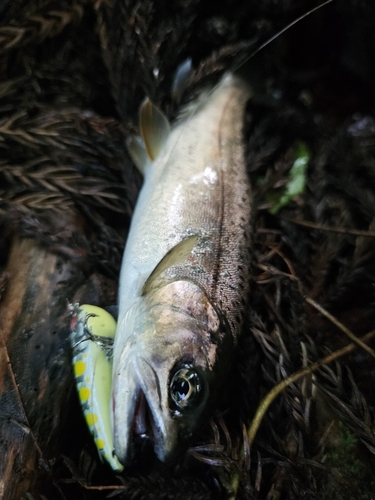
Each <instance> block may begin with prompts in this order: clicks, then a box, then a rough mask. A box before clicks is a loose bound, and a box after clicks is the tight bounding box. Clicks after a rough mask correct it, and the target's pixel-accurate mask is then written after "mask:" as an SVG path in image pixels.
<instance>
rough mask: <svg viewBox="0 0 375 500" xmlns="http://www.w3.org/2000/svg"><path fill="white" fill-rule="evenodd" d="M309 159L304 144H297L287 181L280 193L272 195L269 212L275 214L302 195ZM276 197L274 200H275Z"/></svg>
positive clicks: (308, 153)
mask: <svg viewBox="0 0 375 500" xmlns="http://www.w3.org/2000/svg"><path fill="white" fill-rule="evenodd" d="M309 159H310V152H309V150H308V149H307V146H306V144H305V143H304V142H299V143H298V145H297V148H296V159H295V161H294V163H293V166H292V168H291V169H290V172H289V181H288V183H287V184H286V186H285V187H284V189H283V190H282V191H281V193H277V194H276V195H275V193H273V194H272V195H270V196H269V198H268V200H269V201H275V205H273V206H272V207H271V208H270V209H269V211H270V212H271V214H276V213H277V212H278V211H279V210H280V208H282V207H284V206H285V205H287V204H288V203H289V202H290V201H291V200H292V199H293V198H294V197H295V196H297V195H299V194H302V193H303V191H304V189H305V185H306V169H307V164H308V162H309ZM275 197H276V200H275Z"/></svg>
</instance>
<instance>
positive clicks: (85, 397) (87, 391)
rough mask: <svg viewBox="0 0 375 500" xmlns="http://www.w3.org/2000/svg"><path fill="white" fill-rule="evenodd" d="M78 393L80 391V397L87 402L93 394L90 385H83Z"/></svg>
mask: <svg viewBox="0 0 375 500" xmlns="http://www.w3.org/2000/svg"><path fill="white" fill-rule="evenodd" d="M78 393H79V399H80V400H81V401H82V403H84V402H86V401H87V400H88V399H89V397H90V396H91V391H90V389H89V388H88V387H81V389H80V390H79V391H78Z"/></svg>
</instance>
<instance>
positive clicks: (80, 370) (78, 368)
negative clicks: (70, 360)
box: [74, 359, 86, 377]
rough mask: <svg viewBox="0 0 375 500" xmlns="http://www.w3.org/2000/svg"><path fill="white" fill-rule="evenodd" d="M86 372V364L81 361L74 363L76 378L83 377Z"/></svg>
mask: <svg viewBox="0 0 375 500" xmlns="http://www.w3.org/2000/svg"><path fill="white" fill-rule="evenodd" d="M85 370H86V363H85V362H84V361H82V360H81V359H79V360H78V361H77V362H76V363H74V375H75V376H76V377H81V376H82V375H83V374H84V373H85Z"/></svg>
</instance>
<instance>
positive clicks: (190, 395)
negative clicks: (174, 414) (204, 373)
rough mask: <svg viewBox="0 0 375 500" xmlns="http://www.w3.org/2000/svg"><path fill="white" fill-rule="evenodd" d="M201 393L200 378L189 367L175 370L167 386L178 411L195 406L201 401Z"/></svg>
mask: <svg viewBox="0 0 375 500" xmlns="http://www.w3.org/2000/svg"><path fill="white" fill-rule="evenodd" d="M201 391H202V384H201V381H200V377H199V375H198V373H197V371H196V370H195V369H194V368H193V367H192V366H191V365H186V366H184V367H183V368H180V369H179V370H177V371H176V372H175V374H174V375H173V376H172V379H171V381H170V384H169V393H170V397H171V399H172V401H173V403H175V405H176V406H177V407H178V408H179V409H180V410H186V409H190V408H191V407H192V406H196V405H197V404H198V403H199V402H200V400H201Z"/></svg>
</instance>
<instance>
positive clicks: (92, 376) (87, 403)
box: [70, 304, 123, 471]
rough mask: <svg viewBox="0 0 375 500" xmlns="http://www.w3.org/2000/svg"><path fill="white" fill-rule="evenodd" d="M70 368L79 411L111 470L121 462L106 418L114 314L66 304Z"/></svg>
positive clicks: (118, 468)
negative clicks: (115, 450) (116, 454)
mask: <svg viewBox="0 0 375 500" xmlns="http://www.w3.org/2000/svg"><path fill="white" fill-rule="evenodd" d="M70 310H71V314H72V317H71V320H70V329H71V334H70V341H71V345H72V350H73V369H74V376H75V379H76V386H77V391H78V396H79V399H80V403H81V406H82V409H83V413H84V416H85V419H86V422H87V425H88V427H89V429H90V432H91V434H92V436H93V438H94V441H95V444H96V446H97V448H98V451H99V455H100V457H101V458H103V459H105V460H106V461H107V462H108V463H109V465H110V466H111V467H112V469H113V470H116V471H121V470H122V469H123V466H122V465H121V464H120V462H119V461H118V459H117V457H116V456H115V455H114V447H113V438H112V429H111V422H110V408H109V405H110V397H111V386H112V350H113V338H114V335H115V330H116V322H115V320H114V318H113V317H112V316H111V315H110V314H109V313H108V312H107V311H105V310H104V309H101V308H100V307H96V306H92V305H88V304H83V305H78V304H74V305H70Z"/></svg>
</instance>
